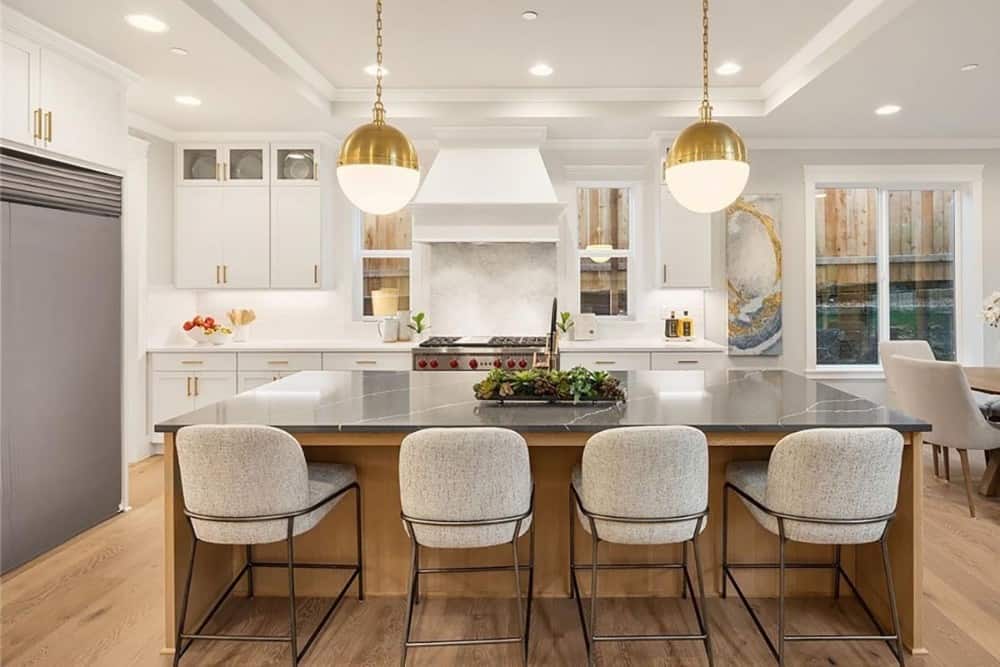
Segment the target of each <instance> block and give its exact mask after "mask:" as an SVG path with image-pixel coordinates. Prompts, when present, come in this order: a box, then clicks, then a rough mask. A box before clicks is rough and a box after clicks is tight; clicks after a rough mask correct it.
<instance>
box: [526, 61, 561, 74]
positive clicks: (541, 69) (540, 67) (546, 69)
mask: <svg viewBox="0 0 1000 667" xmlns="http://www.w3.org/2000/svg"><path fill="white" fill-rule="evenodd" d="M528 71H529V72H531V73H532V74H534V75H535V76H549V75H550V74H552V72H554V71H555V70H553V69H552V67H551V66H550V65H546V64H545V63H538V64H536V65H533V66H532V67H531V69H529V70H528Z"/></svg>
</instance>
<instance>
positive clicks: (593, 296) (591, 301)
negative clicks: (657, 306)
mask: <svg viewBox="0 0 1000 667" xmlns="http://www.w3.org/2000/svg"><path fill="white" fill-rule="evenodd" d="M576 210H577V254H578V257H579V262H580V312H581V313H594V314H595V315H605V316H616V317H626V316H628V315H629V265H630V262H631V260H632V244H631V242H630V239H631V235H632V233H631V232H632V217H633V216H632V196H631V191H630V190H629V188H619V187H588V188H577V191H576Z"/></svg>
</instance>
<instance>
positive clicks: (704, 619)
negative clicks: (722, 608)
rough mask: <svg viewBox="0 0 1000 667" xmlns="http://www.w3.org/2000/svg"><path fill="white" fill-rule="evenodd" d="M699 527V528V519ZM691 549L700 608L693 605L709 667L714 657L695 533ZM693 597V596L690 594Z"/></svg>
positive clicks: (712, 663) (713, 662)
mask: <svg viewBox="0 0 1000 667" xmlns="http://www.w3.org/2000/svg"><path fill="white" fill-rule="evenodd" d="M698 523H699V529H700V528H701V526H700V523H701V521H700V520H699V522H698ZM691 549H692V550H693V551H694V567H695V576H696V577H697V578H698V597H699V598H701V608H700V609H698V607H697V606H696V607H695V611H698V612H699V613H698V616H699V618H698V625H699V626H701V631H702V632H703V633H705V654H706V655H707V656H708V665H709V667H714V665H715V657H714V656H713V655H712V640H711V638H710V635H709V630H708V609H707V608H706V607H705V582H704V580H703V579H702V576H701V556H700V555H699V553H698V537H697V533H696V534H695V537H694V538H693V539H692V540H691ZM684 551H685V552H687V547H686V546H685V548H684ZM692 597H693V596H692Z"/></svg>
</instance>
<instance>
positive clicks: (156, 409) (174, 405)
mask: <svg viewBox="0 0 1000 667" xmlns="http://www.w3.org/2000/svg"><path fill="white" fill-rule="evenodd" d="M152 377H153V381H152V385H153V386H152V389H153V391H152V407H151V410H150V412H151V413H152V416H153V424H152V425H156V424H158V423H160V422H162V421H165V420H167V419H170V418H172V417H176V416H177V415H182V414H184V413H185V412H191V411H192V410H194V377H193V376H192V374H190V373H173V372H161V373H153V374H152Z"/></svg>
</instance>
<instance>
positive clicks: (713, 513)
mask: <svg viewBox="0 0 1000 667" xmlns="http://www.w3.org/2000/svg"><path fill="white" fill-rule="evenodd" d="M616 375H618V376H619V377H620V379H621V380H622V383H623V385H624V387H625V390H626V393H627V395H628V400H627V402H625V403H622V404H580V405H547V404H517V403H508V404H506V405H503V406H501V405H497V404H496V403H491V402H480V401H477V400H475V398H474V397H473V395H472V384H473V383H474V382H476V381H477V380H478V379H479V374H472V373H461V372H438V373H418V372H416V373H414V372H390V371H365V372H327V371H305V372H301V373H297V374H295V375H291V376H289V377H286V378H284V379H282V380H279V381H278V382H274V383H271V384H268V385H265V386H262V387H260V388H258V389H256V390H254V391H250V392H246V393H243V394H240V395H238V396H236V397H234V398H231V399H229V400H226V401H222V402H220V403H216V404H213V405H209V406H205V407H203V408H200V409H198V410H195V411H194V412H190V413H188V414H185V415H182V416H179V417H176V418H174V419H170V420H168V421H165V422H163V423H160V424H157V425H156V430H157V431H159V432H163V433H164V434H165V442H164V455H165V457H166V458H165V465H164V471H165V475H166V480H165V487H164V488H165V493H166V498H165V512H164V514H165V535H164V538H165V542H164V544H165V568H164V572H165V587H166V595H165V597H164V600H165V628H164V630H165V632H164V639H165V649H166V651H167V652H170V651H172V649H173V641H174V629H175V627H176V613H177V609H178V608H179V600H180V596H181V593H182V589H183V585H184V581H185V577H186V576H187V571H186V568H187V554H188V552H189V550H190V540H191V536H190V532H189V528H188V524H187V522H186V520H185V518H184V513H183V509H184V500H183V497H182V493H181V488H180V482H179V476H178V473H177V463H176V457H175V452H174V439H173V436H174V434H175V433H176V431H177V430H178V429H180V428H183V427H184V426H188V425H192V424H267V425H272V426H276V427H278V428H282V429H284V430H287V431H288V432H290V433H291V434H292V435H293V436H294V437H295V438H296V439H297V440H298V441H299V442H300V443H301V444H302V446H303V448H304V451H305V454H306V458H307V459H308V460H311V461H332V462H340V463H352V464H354V465H356V466H357V468H358V474H359V480H360V483H361V487H362V491H363V494H362V499H363V504H364V544H363V550H364V558H365V592H366V594H369V595H390V596H400V597H402V596H403V595H404V593H405V590H406V581H407V575H408V571H407V568H408V562H409V540H408V538H407V537H406V535H405V533H404V531H403V527H402V524H401V522H400V519H399V512H400V502H399V489H398V471H397V460H398V453H399V452H398V448H399V444H400V442H401V441H402V439H403V438H404V437H405V436H406V434H407V433H410V432H412V431H415V430H418V429H421V428H429V427H475V426H495V427H505V428H511V429H514V430H516V431H518V432H520V433H521V434H522V435H523V436H524V437H525V439H526V440H527V442H528V446H529V448H530V455H531V466H532V471H533V475H534V480H535V500H534V503H535V521H536V526H537V528H538V531H537V546H536V572H535V594H536V595H538V596H565V595H567V593H568V590H569V579H568V553H569V546H568V541H569V527H568V519H569V516H568V503H569V500H568V486H569V480H570V472H571V470H572V468H573V466H574V465H575V464H576V463H578V462H579V460H580V456H581V452H582V448H583V445H584V443H585V442H586V441H587V438H588V437H589V436H590V435H591V434H593V433H595V432H598V431H601V430H603V429H608V428H615V427H620V426H647V425H663V424H686V425H690V426H694V427H697V428H700V429H702V430H703V431H704V432H705V433H706V436H707V438H708V443H709V465H710V473H709V476H710V477H709V509H710V515H709V522H708V526H707V528H706V530H705V532H704V533H703V534H702V535H701V537H700V538H699V540H700V543H701V545H702V553H703V555H704V556H705V557H704V559H703V561H702V566H703V568H704V575H705V581H706V587H707V591H706V592H707V593H708V594H710V595H716V594H718V590H719V589H720V587H721V568H720V563H721V525H722V521H721V519H722V489H723V482H724V476H725V467H726V464H727V462H729V461H731V460H737V459H765V458H767V456H768V452H769V448H770V447H771V446H773V445H774V443H775V442H777V441H778V440H779V439H780V438H781V437H782V436H783V435H784V434H786V433H789V432H793V431H797V430H801V429H805V428H814V427H875V426H880V427H889V428H894V429H896V430H898V431H900V432H901V433H902V434H903V436H904V440H905V442H906V447H905V448H904V453H903V469H902V474H901V476H900V489H899V502H898V510H897V515H896V519H895V520H894V521H893V523H892V526H891V528H890V532H889V548H890V552H891V558H892V565H893V574H894V577H895V585H896V596H897V601H898V603H899V614H900V621H901V632H902V636H903V642H904V644H905V645H906V647H907V648H908V649H910V650H911V651H913V652H921V651H922V647H923V640H922V611H921V610H922V594H923V583H922V576H923V563H922V559H923V555H922V554H923V549H922V544H921V535H922V525H921V522H922V495H921V489H922V468H921V456H920V444H921V433H922V432H924V431H927V430H929V426H928V425H927V424H924V423H922V422H920V421H918V420H915V419H912V418H910V417H907V416H905V415H902V414H900V413H898V412H893V411H891V410H889V409H888V408H885V407H883V406H879V405H876V404H874V403H871V402H869V401H868V400H866V399H863V398H859V397H857V396H853V395H851V394H847V393H845V392H842V391H839V390H837V389H834V388H833V387H830V386H828V385H825V384H822V383H820V382H815V381H812V380H808V379H806V378H804V377H802V376H799V375H796V374H793V373H788V372H785V371H754V372H748V371H632V372H628V373H620V374H616ZM351 505H352V504H351V503H341V504H339V505H338V506H337V507H336V508H334V510H333V511H332V512H331V513H330V514H329V515H328V516H327V517H326V518H325V519H324V520H323V522H322V523H321V524H320V526H319V528H318V529H317V530H313V531H311V532H310V533H308V534H306V535H303V536H302V537H300V538H297V539H296V547H295V551H296V555H297V560H298V561H310V560H314V561H319V560H323V561H327V562H330V561H338V560H339V561H340V562H350V560H351V558H352V557H353V549H354V544H355V536H354V528H353V511H354V510H353V508H352V507H351ZM730 510H731V515H730V521H731V524H732V525H731V531H732V532H731V539H730V542H729V543H730V560H731V561H733V562H740V561H741V560H753V561H758V562H761V561H766V560H768V559H776V558H777V538H776V537H775V536H774V535H772V534H770V533H768V532H766V531H765V530H764V529H762V528H760V527H759V526H758V525H757V523H756V522H755V521H754V520H753V519H752V518H751V517H750V515H749V513H748V512H747V511H746V510H745V508H744V507H743V506H742V504H741V503H737V502H733V503H731V507H730ZM577 539H578V540H579V544H578V548H581V549H582V548H585V540H586V539H588V538H587V536H586V534H585V533H584V531H582V530H578V531H577ZM526 546H527V545H524V547H525V548H526ZM206 547H207V548H205V549H204V552H203V553H202V552H201V551H199V553H200V554H201V555H200V556H199V561H198V565H197V568H196V572H195V575H194V586H193V589H192V598H191V602H190V616H189V618H191V619H198V618H199V617H200V616H201V615H202V614H203V613H204V612H205V611H206V610H207V609H208V607H209V606H210V605H211V603H212V601H213V600H214V599H215V597H216V596H217V595H218V594H219V593H220V592H221V591H222V590H223V589H224V588H225V586H226V585H227V584H228V583H229V581H230V580H231V579H232V577H233V575H234V574H235V573H236V572H237V571H238V570H239V568H240V567H241V565H242V558H243V550H242V548H236V547H228V546H223V545H206ZM606 548H607V551H605V552H603V554H604V555H602V559H603V558H607V559H609V560H610V559H615V560H619V561H622V562H629V561H631V562H654V561H657V560H660V561H665V560H680V546H679V545H667V546H659V547H627V548H619V547H618V546H617V545H607V547H606ZM283 550H284V547H283V545H282V544H275V545H264V546H261V547H258V548H257V553H258V554H259V556H258V557H259V558H261V559H281V558H283V557H284V551H283ZM832 552H833V548H832V547H827V546H813V545H802V544H793V545H792V546H791V548H790V549H788V554H789V559H790V560H791V561H793V562H794V561H796V560H810V561H814V562H817V561H823V562H830V561H831V559H832ZM525 553H526V552H525ZM505 555H506V551H505V550H504V548H503V547H497V548H496V550H491V549H479V550H466V551H461V550H459V551H441V550H431V551H429V552H428V553H427V559H426V562H425V563H422V564H425V565H427V566H430V567H434V566H439V565H449V566H452V565H481V564H489V563H495V562H501V561H500V559H501V558H503V557H504V556H505ZM844 563H845V569H846V570H847V572H848V573H850V574H851V575H852V578H853V579H854V581H855V582H856V583H857V585H858V587H859V589H860V590H861V592H862V593H863V594H864V596H865V598H866V600H868V601H869V603H870V604H871V606H872V607H873V609H874V611H875V613H876V614H877V615H879V616H880V617H881V618H882V620H883V622H887V621H888V603H887V600H886V595H885V588H884V583H883V579H882V569H881V561H880V558H879V556H878V544H870V545H861V546H858V547H855V548H848V549H845V550H844ZM331 576H332V575H330V574H328V573H321V572H319V571H315V570H304V571H301V572H300V573H298V574H297V575H296V586H297V590H298V591H299V593H300V594H301V595H303V596H329V595H330V594H331V592H332V591H335V590H337V588H336V585H337V582H336V581H332V580H331ZM679 579H680V578H679V577H678V576H677V575H676V574H675V573H671V572H664V571H655V570H653V571H626V572H608V573H607V574H606V575H602V580H601V589H602V595H619V596H650V595H680V593H681V588H680V580H679ZM743 581H744V583H743V587H744V591H746V592H747V594H748V595H750V596H757V597H774V596H775V595H776V593H777V580H776V573H774V572H770V571H757V572H754V573H749V574H746V575H745V579H744V580H743ZM832 583H833V582H832V577H831V575H830V573H829V572H827V571H822V570H793V571H791V572H790V573H789V575H788V577H787V586H788V591H789V594H790V595H792V596H796V595H798V596H829V595H831V594H832ZM510 589H511V584H510V578H509V576H508V575H503V574H498V575H495V576H494V574H479V575H473V576H466V577H437V578H431V579H428V581H427V585H426V587H425V591H424V592H425V593H426V594H427V595H435V594H442V593H446V594H448V595H464V596H481V595H483V596H505V595H512V591H511V590H510ZM286 590H287V581H286V580H285V579H284V575H283V573H282V572H281V571H279V570H275V571H273V572H267V571H262V572H260V573H259V575H255V592H256V594H257V595H268V594H271V595H285V594H286ZM584 594H585V595H586V594H587V593H586V592H584Z"/></svg>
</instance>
